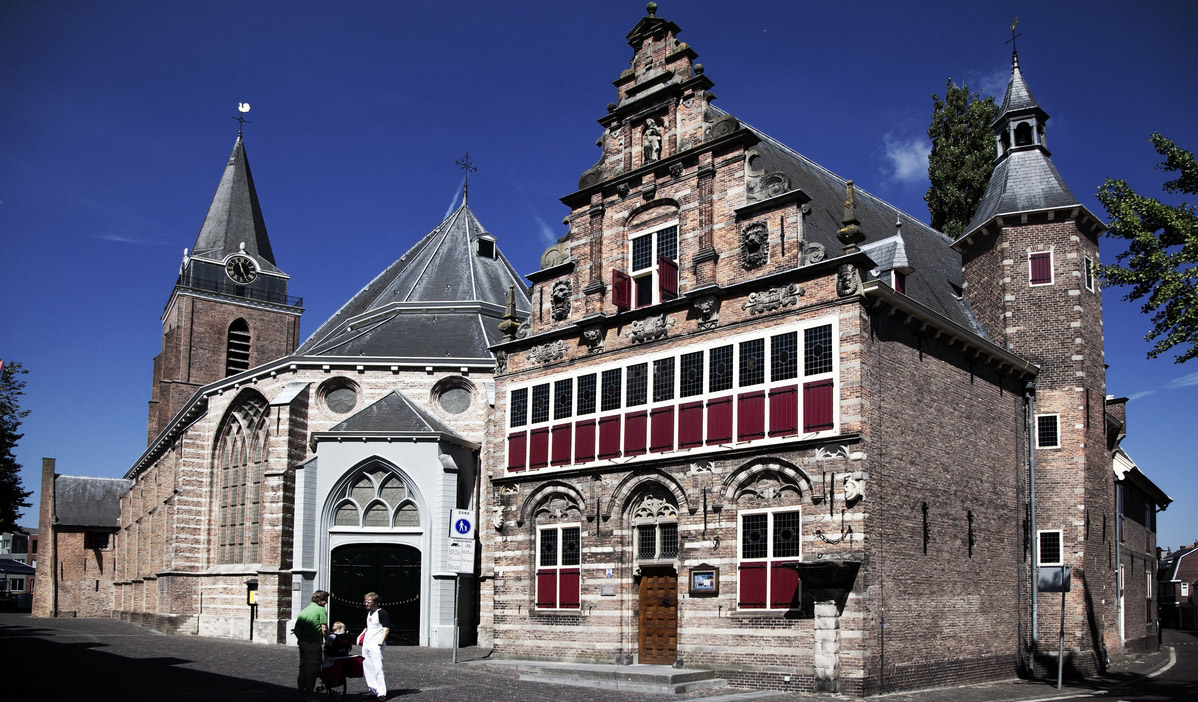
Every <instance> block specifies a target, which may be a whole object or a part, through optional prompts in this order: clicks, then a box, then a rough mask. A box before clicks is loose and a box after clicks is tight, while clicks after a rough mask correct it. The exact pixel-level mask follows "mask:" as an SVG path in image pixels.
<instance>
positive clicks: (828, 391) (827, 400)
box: [803, 378, 834, 432]
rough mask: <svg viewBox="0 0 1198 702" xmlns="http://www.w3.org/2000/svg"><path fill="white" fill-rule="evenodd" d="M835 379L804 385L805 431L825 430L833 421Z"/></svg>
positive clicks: (830, 426) (831, 425) (829, 427)
mask: <svg viewBox="0 0 1198 702" xmlns="http://www.w3.org/2000/svg"><path fill="white" fill-rule="evenodd" d="M833 390H834V381H833V380H832V379H831V378H829V379H828V380H817V381H815V382H813V383H805V384H804V385H803V431H804V432H813V431H825V430H828V429H831V428H832V427H833V425H834V423H833V421H832V391H833Z"/></svg>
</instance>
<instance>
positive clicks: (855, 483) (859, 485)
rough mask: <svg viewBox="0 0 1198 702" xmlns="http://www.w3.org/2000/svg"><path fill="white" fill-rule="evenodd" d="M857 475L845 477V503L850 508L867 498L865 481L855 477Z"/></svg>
mask: <svg viewBox="0 0 1198 702" xmlns="http://www.w3.org/2000/svg"><path fill="white" fill-rule="evenodd" d="M854 475H855V474H849V475H846V476H844V501H845V502H846V503H848V504H849V505H850V506H851V505H852V503H854V502H856V501H857V500H860V499H861V498H862V497H865V481H864V480H861V479H860V478H857V477H854Z"/></svg>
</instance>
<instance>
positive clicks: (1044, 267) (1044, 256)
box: [1030, 251, 1052, 285]
mask: <svg viewBox="0 0 1198 702" xmlns="http://www.w3.org/2000/svg"><path fill="white" fill-rule="evenodd" d="M1030 260H1031V265H1032V284H1033V285H1043V284H1047V283H1051V282H1052V254H1051V253H1049V252H1047V251H1046V252H1044V253H1034V254H1032V255H1031V257H1030Z"/></svg>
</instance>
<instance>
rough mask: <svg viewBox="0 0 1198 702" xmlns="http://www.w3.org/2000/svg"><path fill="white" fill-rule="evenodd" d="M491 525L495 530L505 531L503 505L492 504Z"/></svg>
mask: <svg viewBox="0 0 1198 702" xmlns="http://www.w3.org/2000/svg"><path fill="white" fill-rule="evenodd" d="M491 526H492V527H493V528H494V529H495V531H503V505H492V506H491Z"/></svg>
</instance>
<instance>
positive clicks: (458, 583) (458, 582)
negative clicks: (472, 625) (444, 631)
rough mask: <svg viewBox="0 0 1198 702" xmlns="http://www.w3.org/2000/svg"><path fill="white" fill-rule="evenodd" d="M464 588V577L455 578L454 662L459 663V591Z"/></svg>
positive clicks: (458, 574)
mask: <svg viewBox="0 0 1198 702" xmlns="http://www.w3.org/2000/svg"><path fill="white" fill-rule="evenodd" d="M461 587H462V575H461V574H460V573H457V574H455V575H454V576H453V662H454V663H455V664H456V663H457V662H458V590H460V589H461Z"/></svg>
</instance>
